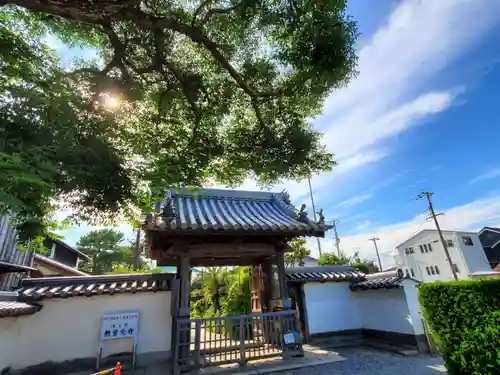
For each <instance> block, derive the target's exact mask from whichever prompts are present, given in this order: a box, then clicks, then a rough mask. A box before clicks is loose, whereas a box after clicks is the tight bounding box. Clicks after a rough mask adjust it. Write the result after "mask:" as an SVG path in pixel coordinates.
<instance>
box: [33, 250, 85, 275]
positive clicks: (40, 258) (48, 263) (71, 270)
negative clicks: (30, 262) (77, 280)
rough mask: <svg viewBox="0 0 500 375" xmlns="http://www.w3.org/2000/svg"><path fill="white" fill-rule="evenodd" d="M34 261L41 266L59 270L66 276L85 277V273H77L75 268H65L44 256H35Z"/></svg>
mask: <svg viewBox="0 0 500 375" xmlns="http://www.w3.org/2000/svg"><path fill="white" fill-rule="evenodd" d="M35 261H36V262H38V263H42V264H43V265H45V266H47V267H50V268H55V269H57V270H60V271H61V272H62V273H66V274H67V276H87V275H88V274H86V273H85V272H82V271H79V270H77V269H76V268H73V267H70V266H67V265H65V264H63V263H61V262H58V261H55V260H54V259H50V258H47V257H46V256H43V255H40V254H35Z"/></svg>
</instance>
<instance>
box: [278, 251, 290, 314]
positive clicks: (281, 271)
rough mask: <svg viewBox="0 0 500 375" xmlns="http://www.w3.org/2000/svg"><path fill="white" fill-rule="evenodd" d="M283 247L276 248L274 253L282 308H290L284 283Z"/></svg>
mask: <svg viewBox="0 0 500 375" xmlns="http://www.w3.org/2000/svg"><path fill="white" fill-rule="evenodd" d="M283 250H284V249H278V254H277V255H276V263H277V265H278V280H279V288H280V296H281V301H282V303H283V305H282V306H283V310H289V309H291V300H290V297H289V296H288V288H287V285H286V274H285V257H284V255H285V253H284V251H283Z"/></svg>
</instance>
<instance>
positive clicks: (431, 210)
mask: <svg viewBox="0 0 500 375" xmlns="http://www.w3.org/2000/svg"><path fill="white" fill-rule="evenodd" d="M431 196H432V193H431V192H428V191H423V192H421V193H420V194H419V195H418V196H417V199H422V198H426V199H427V203H429V213H430V217H432V218H433V219H434V224H436V229H437V231H438V234H439V239H440V240H441V244H442V245H443V249H444V253H445V254H446V260H447V261H448V264H449V265H450V268H451V273H452V274H453V278H454V279H455V280H458V275H457V272H456V271H455V268H454V267H453V263H452V262H451V257H450V252H449V251H448V246H447V245H446V241H445V240H444V237H443V232H441V227H440V226H439V222H438V220H437V216H439V215H442V214H436V213H435V212H434V206H433V205H432V201H431Z"/></svg>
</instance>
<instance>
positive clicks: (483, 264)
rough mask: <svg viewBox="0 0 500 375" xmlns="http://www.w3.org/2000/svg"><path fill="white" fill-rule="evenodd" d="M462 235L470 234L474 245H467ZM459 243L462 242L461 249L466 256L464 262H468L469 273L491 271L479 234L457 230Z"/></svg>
mask: <svg viewBox="0 0 500 375" xmlns="http://www.w3.org/2000/svg"><path fill="white" fill-rule="evenodd" d="M462 236H469V237H470V238H471V239H472V243H473V245H472V246H466V245H465V244H464V243H463V239H462ZM456 237H457V240H456V241H457V243H458V244H460V249H461V250H462V256H463V258H464V263H465V264H467V268H468V273H474V272H481V271H490V270H491V265H490V262H489V261H488V258H487V257H486V253H485V252H484V248H483V246H482V245H481V242H480V241H479V236H478V235H477V234H472V233H468V232H466V233H463V232H457V234H456ZM466 276H468V274H467V275H466Z"/></svg>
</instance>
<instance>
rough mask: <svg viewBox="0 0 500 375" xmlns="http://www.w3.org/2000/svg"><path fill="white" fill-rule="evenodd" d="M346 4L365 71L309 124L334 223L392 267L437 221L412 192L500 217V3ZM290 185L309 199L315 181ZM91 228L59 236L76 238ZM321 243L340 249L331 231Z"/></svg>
mask: <svg viewBox="0 0 500 375" xmlns="http://www.w3.org/2000/svg"><path fill="white" fill-rule="evenodd" d="M349 11H350V13H351V14H352V16H353V17H354V18H355V19H356V20H357V21H358V22H359V30H360V32H361V36H360V39H359V42H358V45H357V48H358V55H359V66H358V70H359V76H358V77H357V78H356V79H355V80H354V81H353V82H351V84H350V85H349V86H348V87H347V88H344V89H342V90H340V91H338V92H334V93H332V95H331V96H330V97H329V98H328V100H327V101H326V103H325V106H324V112H323V114H322V115H321V116H319V117H317V118H315V119H312V120H311V123H312V125H313V126H314V127H315V128H317V129H319V130H321V131H322V132H324V134H325V136H324V139H323V141H324V143H325V144H326V145H327V147H328V149H329V150H330V151H332V152H334V153H335V154H336V158H337V160H338V162H339V165H338V166H337V167H335V168H334V170H333V171H332V172H330V173H325V174H322V175H319V176H315V177H314V178H313V179H312V184H313V189H314V195H315V199H316V203H317V207H318V208H320V207H322V208H323V209H324V210H325V213H326V217H327V220H328V219H330V220H331V219H334V218H336V219H339V220H340V223H339V234H340V236H341V243H340V245H341V248H342V250H343V251H345V252H347V253H352V252H353V251H355V250H359V251H360V252H361V255H363V256H366V257H368V258H371V259H374V256H375V254H374V251H373V249H372V244H371V243H370V242H368V240H367V239H368V238H369V237H372V236H378V237H379V238H380V241H379V247H380V249H381V252H382V254H383V257H382V260H383V263H384V265H385V266H390V265H392V255H393V250H394V247H395V246H396V245H397V244H399V243H400V242H403V241H404V240H406V239H407V238H408V237H410V236H411V235H413V234H414V233H415V232H416V231H418V230H419V229H422V228H428V227H432V223H430V222H429V221H426V220H425V218H424V216H423V215H422V213H423V212H424V211H425V209H426V204H425V202H424V201H417V200H415V199H413V198H414V197H415V196H416V195H417V194H418V193H419V192H420V191H421V190H422V189H425V190H430V191H432V192H434V193H435V195H434V202H435V206H436V208H437V209H439V210H440V211H443V212H445V215H444V216H441V217H440V221H441V223H442V226H443V228H444V229H478V228H481V227H482V226H484V225H486V224H488V225H500V185H499V183H500V162H498V152H496V147H498V146H497V145H498V141H497V139H498V138H499V137H500V127H499V126H498V124H499V120H500V106H499V105H498V104H497V103H498V98H499V97H500V85H499V83H500V64H499V63H500V51H499V50H498V48H497V46H498V45H499V42H500V36H499V35H500V33H499V32H498V31H499V28H500V1H497V0H439V1H436V0H420V1H418V0H400V1H395V0H377V1H370V0H351V1H350V2H349ZM57 48H58V50H59V51H60V53H61V54H62V55H63V56H64V57H65V58H70V57H72V56H73V55H74V51H69V50H68V49H67V48H65V47H63V46H62V45H58V46H57ZM243 187H244V188H246V189H256V188H257V187H256V186H255V183H254V182H253V181H251V180H249V181H247V182H246V183H245V184H244V186H243ZM283 187H286V188H287V190H288V191H289V192H290V194H291V196H292V198H293V199H294V201H295V203H296V204H300V203H306V204H308V203H309V201H308V188H307V182H300V183H296V182H286V183H284V184H282V185H279V186H276V187H275V189H276V190H278V189H282V188H283ZM121 229H126V228H123V227H122V228H121ZM88 230H90V228H89V227H85V226H83V227H80V228H75V229H71V230H69V231H65V232H64V233H63V234H64V235H65V236H66V240H67V242H69V243H72V244H74V243H75V242H76V240H77V239H78V237H79V236H80V235H82V234H84V233H85V232H87V231H88ZM129 233H130V231H127V235H128V234H129ZM310 245H311V249H312V251H313V255H317V249H316V247H315V242H313V241H311V242H310ZM323 249H324V250H326V251H332V250H333V242H332V240H331V234H330V235H329V236H328V238H327V239H325V240H323Z"/></svg>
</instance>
